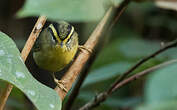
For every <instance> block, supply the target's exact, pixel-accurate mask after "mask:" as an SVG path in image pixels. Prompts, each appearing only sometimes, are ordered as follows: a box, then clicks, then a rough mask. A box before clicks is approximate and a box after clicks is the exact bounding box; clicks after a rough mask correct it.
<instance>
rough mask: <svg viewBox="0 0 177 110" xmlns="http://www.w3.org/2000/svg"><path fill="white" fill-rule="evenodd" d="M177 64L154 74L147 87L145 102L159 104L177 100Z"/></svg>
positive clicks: (150, 77)
mask: <svg viewBox="0 0 177 110" xmlns="http://www.w3.org/2000/svg"><path fill="white" fill-rule="evenodd" d="M176 68H177V64H176V63H175V64H173V65H169V66H167V67H165V68H163V69H161V70H159V71H156V72H154V73H153V74H152V75H151V76H149V79H148V80H147V83H146V85H145V102H146V103H157V102H162V101H167V100H173V99H177V86H176V84H177V80H176V78H177V71H176Z"/></svg>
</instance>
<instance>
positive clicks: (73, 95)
mask: <svg viewBox="0 0 177 110" xmlns="http://www.w3.org/2000/svg"><path fill="white" fill-rule="evenodd" d="M129 2H130V0H124V1H123V2H122V3H121V4H120V5H119V6H118V7H116V13H117V15H116V16H115V18H114V20H113V21H112V23H111V24H110V26H109V28H108V30H107V31H106V33H107V34H106V35H104V36H105V37H106V36H108V34H110V31H111V30H112V28H113V26H114V25H115V24H116V23H117V22H118V20H119V18H120V15H121V14H122V13H123V12H124V11H125V9H126V8H127V6H128V4H129ZM103 47H104V45H103V44H102V46H101V47H100V48H99V49H98V50H97V51H96V52H97V53H98V52H99V51H100V50H101V49H102V48H103ZM96 56H97V54H96V53H95V54H94V55H92V57H91V59H90V60H89V63H88V65H87V66H88V67H87V68H86V69H85V70H84V71H83V72H81V74H80V76H79V78H78V80H77V82H76V85H75V86H74V88H73V90H72V92H71V94H70V95H69V98H68V100H67V102H66V103H65V106H64V110H70V109H71V108H72V105H73V103H74V101H75V99H76V97H77V96H78V94H79V91H80V88H81V85H82V84H83V82H84V80H85V78H86V77H87V74H88V72H89V70H90V67H91V65H92V64H93V62H94V60H95V58H96ZM68 105H70V106H68Z"/></svg>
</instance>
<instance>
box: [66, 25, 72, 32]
mask: <svg viewBox="0 0 177 110" xmlns="http://www.w3.org/2000/svg"><path fill="white" fill-rule="evenodd" d="M67 29H68V33H70V32H71V29H72V26H71V25H68V27H67Z"/></svg>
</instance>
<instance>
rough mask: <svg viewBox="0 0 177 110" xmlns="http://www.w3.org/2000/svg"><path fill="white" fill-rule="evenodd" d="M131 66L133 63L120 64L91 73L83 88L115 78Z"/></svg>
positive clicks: (107, 66)
mask: <svg viewBox="0 0 177 110" xmlns="http://www.w3.org/2000/svg"><path fill="white" fill-rule="evenodd" d="M130 66H131V63H127V62H119V63H113V64H109V65H106V66H103V67H101V68H99V69H96V70H94V71H92V72H91V73H89V76H88V77H87V79H86V80H85V82H84V84H83V86H87V85H89V84H94V83H97V82H101V81H104V80H108V79H111V78H114V77H116V76H118V75H120V74H121V73H123V72H124V71H125V70H127V69H128V68H129V67H130Z"/></svg>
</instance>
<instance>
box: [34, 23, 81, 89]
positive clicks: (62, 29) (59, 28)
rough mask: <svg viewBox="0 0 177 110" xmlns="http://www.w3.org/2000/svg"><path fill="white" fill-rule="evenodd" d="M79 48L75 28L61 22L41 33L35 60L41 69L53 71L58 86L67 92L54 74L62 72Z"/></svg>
mask: <svg viewBox="0 0 177 110" xmlns="http://www.w3.org/2000/svg"><path fill="white" fill-rule="evenodd" d="M78 47H79V45H78V34H77V32H76V31H75V30H74V27H73V26H71V25H70V24H68V23H67V22H65V21H59V22H58V23H52V24H50V25H49V26H48V27H47V28H45V29H44V30H43V31H42V32H41V33H40V35H39V37H38V39H37V41H36V43H35V45H34V51H33V58H34V60H35V62H36V64H37V65H38V66H39V67H41V68H43V69H45V70H48V71H51V72H52V75H53V78H54V81H55V82H56V83H57V85H58V86H60V88H62V89H64V90H65V91H67V90H66V89H65V88H64V87H61V86H62V85H61V82H60V81H59V80H57V79H56V78H55V75H54V72H57V71H60V70H62V69H63V68H64V67H65V66H66V65H67V64H69V63H70V62H71V61H72V59H73V58H74V56H75V54H76V52H77V50H78Z"/></svg>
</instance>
